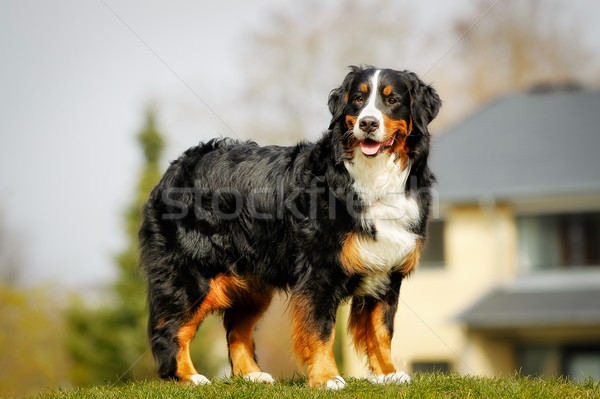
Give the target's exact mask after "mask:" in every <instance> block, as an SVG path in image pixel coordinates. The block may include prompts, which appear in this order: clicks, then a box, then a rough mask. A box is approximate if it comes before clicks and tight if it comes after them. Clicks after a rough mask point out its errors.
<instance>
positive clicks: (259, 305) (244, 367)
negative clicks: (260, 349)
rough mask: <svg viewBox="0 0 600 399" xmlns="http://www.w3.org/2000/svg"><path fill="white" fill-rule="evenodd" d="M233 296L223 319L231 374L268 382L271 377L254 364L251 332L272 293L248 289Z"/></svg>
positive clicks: (265, 308) (267, 305)
mask: <svg viewBox="0 0 600 399" xmlns="http://www.w3.org/2000/svg"><path fill="white" fill-rule="evenodd" d="M237 295H238V296H236V299H235V302H234V304H233V305H232V307H231V308H229V309H227V310H225V313H224V318H223V324H224V326H225V330H226V331H227V346H228V349H229V361H230V362H231V369H232V373H233V375H242V376H244V378H246V379H248V380H251V381H258V382H268V383H272V382H273V377H272V376H271V375H270V374H268V373H263V372H262V371H261V369H260V368H259V367H258V365H257V364H256V356H255V353H254V340H253V338H252V335H253V333H254V328H255V326H256V323H257V321H258V320H259V319H260V317H261V316H262V315H263V314H264V312H265V311H266V310H267V308H268V307H269V304H270V303H271V298H272V297H273V294H272V292H271V291H270V290H269V291H264V290H263V291H260V290H255V289H250V290H247V291H245V292H243V293H237Z"/></svg>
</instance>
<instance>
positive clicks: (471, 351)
mask: <svg viewBox="0 0 600 399" xmlns="http://www.w3.org/2000/svg"><path fill="white" fill-rule="evenodd" d="M444 241H445V252H446V254H445V258H446V266H445V267H444V268H441V269H427V268H422V269H417V270H416V272H415V273H414V274H413V275H412V276H411V277H410V278H408V279H407V280H405V282H404V283H403V286H402V289H401V293H400V303H399V307H398V313H397V315H396V325H395V335H394V340H393V342H392V356H393V359H394V362H395V364H396V367H397V368H399V369H401V370H407V371H411V363H412V362H415V361H426V362H439V361H445V362H449V363H450V364H451V369H452V370H453V371H456V372H459V373H463V374H477V375H498V374H503V373H511V372H512V371H513V370H514V366H515V359H514V358H513V356H514V350H512V348H511V346H510V344H509V343H505V342H502V341H501V340H493V339H486V338H484V337H473V336H472V334H471V335H470V336H469V335H467V333H466V331H464V330H463V329H462V327H461V326H460V324H459V323H457V322H456V321H455V317H456V316H457V315H458V314H459V313H460V312H461V311H463V310H464V309H465V308H467V307H468V306H469V305H471V304H472V303H473V302H475V301H476V300H477V299H478V298H480V297H481V296H482V295H484V294H485V293H486V292H488V291H489V290H490V289H491V288H492V287H494V286H497V285H498V284H501V283H503V282H506V281H508V280H510V279H512V278H513V277H514V275H515V273H516V258H517V254H516V251H517V246H516V244H517V232H516V225H515V219H514V214H513V212H512V210H511V208H510V207H508V206H504V205H497V204H484V205H475V206H461V207H455V208H452V209H450V210H449V211H448V212H447V214H446V217H445V230H444ZM347 348H348V351H347V353H346V354H347V356H346V359H348V360H349V361H347V367H346V368H347V372H348V374H349V375H352V376H364V375H366V373H367V370H366V367H365V366H364V362H362V361H360V360H358V359H357V358H356V357H355V356H354V354H353V353H352V349H351V348H350V345H347ZM490 354H492V355H490Z"/></svg>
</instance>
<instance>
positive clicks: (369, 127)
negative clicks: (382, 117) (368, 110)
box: [358, 116, 379, 133]
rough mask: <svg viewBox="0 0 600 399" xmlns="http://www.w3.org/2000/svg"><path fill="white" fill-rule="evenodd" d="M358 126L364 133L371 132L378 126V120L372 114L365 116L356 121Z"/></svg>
mask: <svg viewBox="0 0 600 399" xmlns="http://www.w3.org/2000/svg"><path fill="white" fill-rule="evenodd" d="M358 127H360V130H362V131H363V132H365V133H371V132H374V131H375V130H377V129H378V128H379V121H378V120H377V119H376V118H375V117H373V116H365V117H364V118H362V119H361V120H360V122H359V123H358Z"/></svg>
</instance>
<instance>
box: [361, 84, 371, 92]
mask: <svg viewBox="0 0 600 399" xmlns="http://www.w3.org/2000/svg"><path fill="white" fill-rule="evenodd" d="M359 89H360V91H362V92H363V93H366V92H367V91H369V88H368V87H367V85H366V84H365V83H361V85H360V88H359Z"/></svg>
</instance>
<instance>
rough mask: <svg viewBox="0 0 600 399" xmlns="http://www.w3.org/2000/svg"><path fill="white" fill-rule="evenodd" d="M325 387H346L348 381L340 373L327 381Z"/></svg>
mask: <svg viewBox="0 0 600 399" xmlns="http://www.w3.org/2000/svg"><path fill="white" fill-rule="evenodd" d="M325 387H326V388H327V389H342V388H345V387H346V381H344V379H343V378H342V377H341V376H339V375H338V376H335V377H334V378H332V379H331V380H329V381H327V384H326V385H325Z"/></svg>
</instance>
